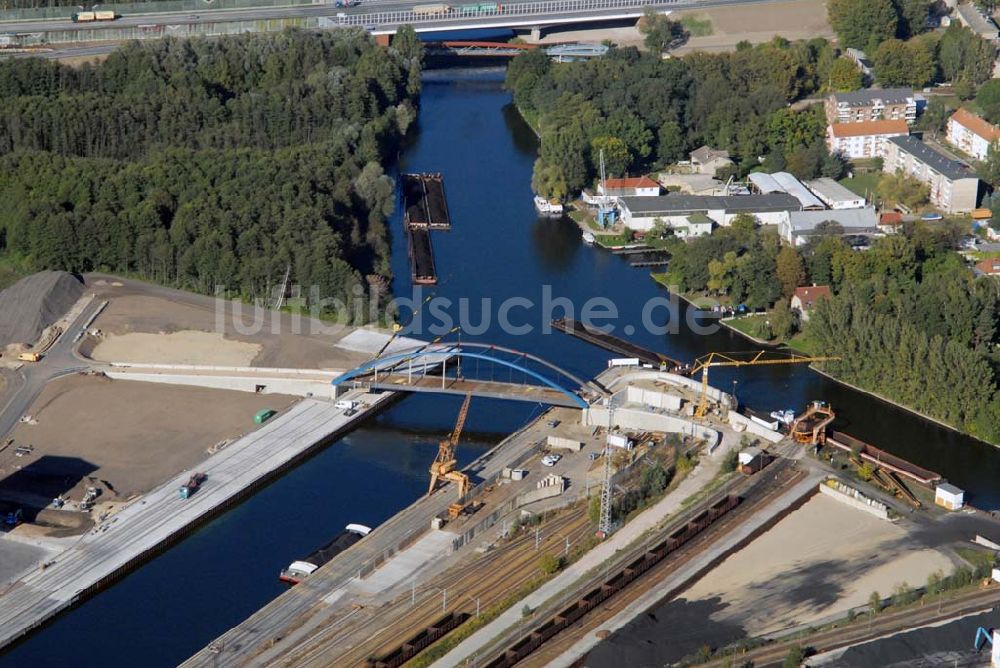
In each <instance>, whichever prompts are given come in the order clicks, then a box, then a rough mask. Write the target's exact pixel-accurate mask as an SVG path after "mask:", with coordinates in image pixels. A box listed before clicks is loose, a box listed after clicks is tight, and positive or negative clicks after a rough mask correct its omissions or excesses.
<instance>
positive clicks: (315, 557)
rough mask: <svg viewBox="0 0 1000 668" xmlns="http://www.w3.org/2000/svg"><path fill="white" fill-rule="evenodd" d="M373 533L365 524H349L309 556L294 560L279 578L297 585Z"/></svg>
mask: <svg viewBox="0 0 1000 668" xmlns="http://www.w3.org/2000/svg"><path fill="white" fill-rule="evenodd" d="M369 533H371V529H370V528H368V527H366V526H365V525H363V524H348V525H347V527H345V528H344V530H343V531H341V532H340V533H339V534H337V535H336V536H335V537H334V539H333V540H331V541H330V542H329V543H327V544H326V545H324V546H323V547H321V548H319V549H318V550H316V551H315V552H313V553H312V554H310V555H309V556H308V557H306V558H304V559H300V560H298V561H293V562H292V563H291V564H289V565H288V567H287V568H285V569H284V570H282V571H281V573H280V574H278V579H279V580H281V581H282V582H287V583H288V584H292V585H296V584H298V583H300V582H302V580H304V579H305V578H307V577H309V576H310V575H312V574H313V572H314V571H316V569H318V568H319V567H320V566H322V565H323V564H325V563H327V562H328V561H330V560H331V559H333V558H334V557H336V556H337V555H338V554H340V553H341V552H343V551H344V550H346V549H347V548H349V547H351V546H352V545H354V544H355V543H357V542H358V541H359V540H361V539H362V538H364V537H365V536H367V535H368V534H369Z"/></svg>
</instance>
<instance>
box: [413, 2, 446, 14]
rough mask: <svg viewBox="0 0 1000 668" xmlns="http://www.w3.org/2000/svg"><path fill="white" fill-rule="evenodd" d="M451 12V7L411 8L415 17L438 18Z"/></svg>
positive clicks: (439, 5) (428, 6)
mask: <svg viewBox="0 0 1000 668" xmlns="http://www.w3.org/2000/svg"><path fill="white" fill-rule="evenodd" d="M450 11H451V5H445V4H436V5H417V6H416V7H414V8H413V13H414V14H416V15H417V16H438V15H441V14H447V13H448V12H450Z"/></svg>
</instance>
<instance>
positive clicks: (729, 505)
mask: <svg viewBox="0 0 1000 668" xmlns="http://www.w3.org/2000/svg"><path fill="white" fill-rule="evenodd" d="M72 281H78V279H75V278H73V279H71V280H70V279H67V278H65V277H62V276H57V277H51V278H49V279H48V281H46V282H44V283H43V284H40V285H43V287H42V288H41V290H40V292H39V294H41V295H42V298H41V301H42V302H44V303H46V304H53V305H54V306H52V307H51V308H50V309H49V311H48V312H46V315H45V317H43V318H41V319H39V320H38V321H37V323H36V324H34V325H33V326H32V327H31V328H29V330H25V331H24V332H5V333H4V334H5V337H6V339H5V341H4V344H5V345H6V346H7V348H6V350H5V352H4V355H3V357H2V358H0V361H2V362H3V363H4V364H5V366H6V368H7V369H8V373H13V374H14V375H13V376H11V375H5V378H8V379H10V378H14V381H15V382H9V381H8V383H7V384H5V386H4V392H5V395H6V396H5V397H4V402H5V405H6V406H7V409H6V410H5V411H4V413H3V416H2V417H3V420H4V423H3V424H2V425H0V426H3V427H6V431H5V433H7V436H5V437H4V443H5V444H6V445H3V446H2V448H0V467H2V469H3V477H2V478H0V503H2V504H3V508H4V518H5V532H4V533H3V534H2V535H0V554H2V557H3V559H2V563H3V570H2V572H0V576H2V577H3V581H4V588H3V590H2V593H0V602H2V605H0V611H2V614H0V619H2V621H3V627H2V628H3V629H4V635H3V637H2V638H0V640H2V641H3V642H4V643H5V644H6V643H9V642H11V641H14V640H16V639H18V638H19V637H23V636H24V635H25V634H27V633H29V632H30V631H31V630H32V629H33V628H36V627H38V626H39V625H40V624H42V623H44V622H45V620H46V619H48V618H50V617H51V616H53V615H55V614H57V613H59V612H60V611H62V610H65V609H66V608H67V607H69V606H72V605H74V604H75V603H78V602H79V601H81V600H83V599H85V598H86V597H87V596H89V595H91V594H93V593H95V592H96V591H99V590H100V589H101V588H103V587H106V586H107V585H109V584H111V583H112V582H114V581H115V580H116V579H118V578H120V577H121V576H122V575H123V574H125V573H127V572H128V571H129V570H131V569H133V568H135V567H137V566H138V565H139V564H141V563H142V562H143V561H145V560H147V559H149V558H150V557H151V556H152V555H155V554H156V553H158V551H160V550H162V549H164V547H165V546H167V545H169V544H170V543H172V542H174V541H176V540H178V539H179V538H180V537H181V536H183V535H184V534H185V533H186V532H189V531H190V530H191V529H192V528H193V527H196V526H198V525H200V524H202V523H204V522H206V521H207V520H208V519H210V518H212V517H214V516H215V515H217V514H218V513H220V512H222V511H224V510H225V509H227V508H230V507H232V506H233V505H234V504H236V503H239V502H240V501H241V500H242V499H245V498H246V497H247V496H248V495H250V494H252V493H254V491H255V490H257V489H259V488H260V487H261V486H262V485H264V484H266V483H267V481H268V480H270V479H272V478H273V477H274V476H276V475H279V474H281V473H282V472H284V471H286V470H288V469H289V468H290V467H293V466H295V465H296V464H297V463H299V462H300V461H302V460H303V459H304V458H305V457H307V456H309V454H310V453H311V452H313V451H314V450H315V449H317V448H321V447H323V446H325V445H326V444H329V443H330V442H332V441H335V440H336V439H338V438H339V437H340V436H342V435H343V434H345V433H347V432H348V431H349V430H351V429H353V428H354V427H355V426H356V425H358V424H359V423H360V422H361V421H363V420H366V419H368V418H370V416H372V415H374V414H376V413H378V412H379V411H381V410H383V409H384V407H386V406H388V405H390V404H391V403H392V402H393V401H395V400H396V399H398V398H399V397H401V396H403V395H404V394H405V393H408V392H424V393H426V392H437V393H443V394H456V395H460V396H462V401H461V404H460V406H459V408H458V411H457V413H456V415H455V420H454V424H453V426H452V428H451V430H450V431H449V432H448V433H447V434H446V435H444V436H443V437H442V438H441V439H440V442H439V444H438V448H437V453H436V456H435V457H434V458H433V459H430V460H428V461H427V462H426V467H427V468H426V471H427V486H426V494H425V495H423V496H422V497H421V498H419V499H417V500H416V501H415V502H414V503H412V504H411V505H409V506H407V507H405V508H403V509H402V510H400V511H399V512H398V513H396V514H395V515H394V516H392V517H390V518H389V519H387V520H386V521H385V522H382V523H381V524H379V525H378V526H375V527H360V528H359V529H354V530H353V531H354V534H352V535H353V537H351V538H350V539H349V540H348V539H341V538H338V539H336V540H335V541H334V542H331V543H330V545H328V546H326V547H324V548H321V549H320V550H319V551H318V552H319V553H321V555H322V558H321V559H320V560H319V561H318V562H315V563H314V564H309V563H308V562H302V561H298V562H294V563H298V564H302V563H306V566H305V570H304V571H295V573H296V575H295V577H294V578H291V579H289V580H288V581H289V582H293V583H296V584H294V586H293V587H292V589H291V590H290V591H287V592H286V593H284V594H281V595H279V596H277V598H275V599H274V600H273V601H271V602H270V603H268V604H266V605H265V606H264V607H263V608H261V609H260V611H258V612H257V613H256V614H254V615H252V616H251V617H250V618H249V619H247V620H246V621H245V622H244V623H242V624H239V625H237V626H235V627H234V628H232V629H231V630H230V631H228V632H226V633H224V634H223V635H221V636H220V637H219V638H217V639H216V640H215V641H214V642H212V643H211V644H209V645H208V646H206V647H205V648H204V649H203V650H202V651H201V652H199V653H197V654H195V655H194V656H192V657H191V658H190V659H189V661H188V662H187V663H186V664H185V665H191V666H199V665H213V666H214V665H244V664H246V663H248V662H252V663H263V664H275V663H283V664H287V665H315V666H327V665H345V666H346V665H368V666H372V667H373V668H374V667H379V668H382V667H387V666H401V665H404V664H406V665H429V663H431V662H435V665H442V666H458V665H465V664H466V662H468V661H474V662H475V663H476V665H485V666H498V667H499V666H514V665H525V666H558V665H564V666H570V665H575V664H577V662H579V661H581V660H585V661H586V665H594V666H600V665H611V664H612V663H616V664H621V662H622V661H623V660H625V661H626V663H627V664H628V665H636V666H641V665H654V664H658V663H662V662H664V661H668V662H678V661H691V660H692V657H695V656H701V657H702V659H703V660H713V659H714V657H715V654H714V652H716V651H719V652H726V651H730V649H731V648H733V647H740V646H742V645H740V643H746V642H747V640H748V639H759V638H766V639H767V640H766V641H764V642H762V644H761V645H760V646H761V647H762V648H764V649H760V650H759V651H761V652H766V651H775V650H774V649H773V648H771V647H772V646H774V647H780V646H781V645H780V643H781V642H782V639H783V638H784V637H786V636H787V635H788V634H790V633H795V632H797V630H800V629H804V628H806V627H809V628H812V627H813V626H816V627H822V626H823V625H825V624H829V623H831V621H832V620H838V619H842V618H843V617H844V615H846V614H848V613H849V612H850V611H852V610H857V609H858V608H860V607H863V606H864V605H865V602H866V601H867V600H868V598H869V594H870V592H872V591H880V592H883V593H890V592H893V591H894V590H896V589H899V588H900V587H903V586H904V585H906V586H910V587H913V586H919V585H920V584H921V583H923V582H924V581H926V580H927V579H928V577H930V576H931V575H932V574H935V573H950V572H952V571H953V570H955V569H956V568H960V567H962V565H963V564H966V563H967V562H968V560H969V555H968V554H967V553H965V552H963V551H962V550H961V549H959V548H957V547H956V546H957V545H960V544H961V543H963V542H968V541H971V540H978V541H979V545H980V546H985V547H983V548H982V549H984V550H987V551H988V550H989V549H990V548H989V546H991V545H994V546H995V545H997V542H995V541H1000V522H998V521H997V520H996V519H995V518H993V517H992V516H991V515H989V514H988V513H983V512H981V511H977V510H975V509H972V508H971V507H969V506H968V505H967V504H965V503H964V500H963V496H962V490H959V489H958V488H956V487H955V486H953V485H950V484H948V483H947V482H946V481H944V480H943V479H942V477H941V476H940V475H939V474H937V473H935V472H933V471H929V470H926V469H923V468H921V467H918V466H915V465H913V464H911V463H909V462H907V461H905V460H903V459H901V458H899V457H895V456H893V455H891V454H890V453H887V452H885V451H883V450H880V449H878V448H875V447H874V446H871V445H870V444H867V443H864V442H863V441H860V440H859V439H857V438H855V437H852V436H850V435H849V434H845V433H842V432H839V431H835V430H834V429H833V424H834V421H835V419H836V408H835V407H833V406H830V405H828V404H826V403H824V402H822V401H814V402H811V403H807V404H805V405H804V406H803V407H802V409H801V410H800V411H797V412H796V413H797V414H791V415H789V414H787V413H788V412H787V411H784V412H776V413H773V414H771V415H762V414H759V413H755V412H753V411H748V410H744V409H742V408H741V407H740V406H739V405H738V403H737V401H736V399H735V397H734V396H732V395H731V394H728V393H726V392H723V391H721V390H719V389H717V388H716V387H714V386H713V385H712V383H711V379H710V377H709V374H710V373H711V372H712V370H713V369H723V368H730V369H734V368H735V369H738V368H744V367H751V366H760V365H788V364H810V363H821V362H822V361H824V360H825V359H826V358H820V357H806V356H801V355H792V354H788V353H784V352H774V351H765V352H752V353H710V354H707V355H704V356H702V357H700V358H698V359H695V360H692V361H690V362H682V361H678V360H673V359H671V358H668V357H666V356H664V355H662V354H658V353H655V352H652V351H649V350H645V349H643V348H641V347H639V346H636V345H635V344H631V343H629V342H628V341H625V340H623V339H620V338H617V337H613V336H610V335H604V334H601V333H600V332H598V331H596V330H589V329H587V328H585V327H583V326H579V325H576V324H574V323H571V322H570V323H560V327H559V328H560V329H562V330H563V331H565V332H566V333H568V334H571V335H573V336H574V337H577V338H580V339H582V340H584V341H586V342H587V343H588V344H592V345H596V346H598V347H600V348H603V349H605V350H607V351H609V352H610V353H613V354H623V353H624V354H629V355H632V356H630V357H628V358H614V359H611V360H609V362H608V365H607V366H608V368H607V369H606V370H605V371H603V372H601V373H600V374H598V375H597V376H596V377H595V378H593V379H582V378H578V377H576V376H573V375H572V374H571V373H569V372H566V371H564V370H561V369H559V368H558V367H556V366H555V365H553V364H551V363H547V362H545V361H544V360H541V359H538V358H535V357H534V356H532V355H528V354H526V353H522V352H519V351H512V350H508V349H505V348H502V347H499V346H492V345H484V344H473V343H466V344H462V343H458V342H447V341H441V340H438V341H435V342H431V343H422V342H419V341H415V340H407V339H406V338H405V337H402V336H399V335H398V334H392V333H384V332H377V331H371V330H358V329H353V328H343V329H342V330H340V331H337V332H329V331H326V330H322V331H321V332H319V333H317V331H313V330H308V329H307V328H306V329H302V328H301V323H299V325H298V326H299V327H300V329H298V330H296V329H293V323H292V322H291V316H290V315H289V314H287V313H277V312H267V315H266V317H269V318H277V319H278V320H279V321H280V320H282V319H288V322H287V323H286V324H287V325H288V327H287V328H285V329H283V328H281V327H273V328H271V327H264V328H261V329H260V331H259V333H254V334H245V333H240V331H238V330H239V329H240V328H238V327H235V326H231V325H232V323H233V322H235V321H234V320H233V319H232V316H233V315H234V313H233V312H234V310H235V308H236V305H234V304H229V305H228V306H226V308H224V309H223V316H222V318H221V320H222V325H221V327H218V326H219V324H220V322H219V321H220V316H219V309H218V306H217V305H215V304H213V303H212V302H211V300H208V299H207V298H201V297H197V296H194V295H187V294H185V293H179V292H177V291H172V290H167V289H165V288H155V287H152V286H147V285H144V284H139V283H135V282H130V281H120V280H117V279H112V278H110V277H98V276H95V277H87V281H86V283H85V284H83V283H79V284H78V283H74V282H72ZM15 287H17V286H15ZM29 287H30V286H29ZM18 289H19V290H22V291H23V290H25V288H24V286H21V287H20V288H18ZM21 295H22V296H21V297H19V299H21V300H22V301H21V302H20V303H31V299H30V298H27V299H26V298H25V297H24V292H22V293H21ZM2 298H3V295H0V300H2ZM40 311H42V312H45V309H40ZM243 331H244V332H245V331H246V330H245V329H244V330H243ZM15 336H16V337H19V338H22V339H30V338H31V337H32V336H34V337H35V339H33V342H32V341H27V342H25V341H20V342H16V341H13V337H15ZM491 365H492V366H497V365H499V367H500V368H505V369H507V370H508V371H509V372H510V373H509V374H508V376H507V378H506V379H504V378H503V376H498V374H497V373H496V371H495V370H489V371H483V370H482V367H489V366H491ZM514 369H516V370H517V372H518V374H520V376H521V379H520V380H517V379H516V378H515V374H514V373H513V371H514ZM497 399H505V400H512V401H522V402H539V401H544V402H546V403H548V404H549V406H550V407H549V408H548V409H547V410H545V411H544V412H542V413H541V414H540V415H538V416H537V417H536V418H535V419H533V420H531V421H529V423H528V424H526V425H525V426H524V427H522V428H521V429H519V430H518V431H516V432H515V433H513V434H511V435H509V436H507V437H506V438H504V439H503V440H502V441H500V442H499V443H498V444H496V445H495V446H493V447H491V448H489V449H488V450H487V451H486V452H484V453H483V454H481V455H480V456H478V457H476V458H475V459H474V460H473V461H472V462H471V464H468V465H465V466H463V465H461V464H460V462H461V461H468V460H469V459H468V457H465V458H464V459H463V458H462V457H461V452H462V448H463V433H464V431H465V425H466V422H467V419H468V417H469V415H470V413H474V412H475V410H476V406H477V404H478V402H479V401H485V400H489V401H495V400H497ZM804 403H805V402H804ZM163 406H170V410H169V411H164V410H162V407H163ZM178 416H183V417H182V419H178ZM349 529H350V527H349ZM331 536H333V533H332V532H331ZM790 544H794V545H795V546H796V547H795V549H794V550H789V549H788V546H789V545H790ZM296 556H297V555H290V558H295V557H296ZM294 563H293V566H294ZM860 563H863V566H858V564H860ZM285 572H286V571H283V573H285ZM775 573H781V574H782V576H781V577H775ZM283 579H285V578H283ZM984 597H985V598H988V599H989V600H994V598H996V599H1000V589H996V585H989V586H987V587H986V588H985V589H982V590H980V591H978V593H977V598H975V599H972V600H973V601H974V602H975V603H976V604H981V600H983V598H984ZM989 597H993V598H989ZM970 605H971V604H970ZM963 609H964V608H963ZM665 629H669V630H670V632H669V633H665ZM845 633H847V631H842V632H841V633H840V634H839V635H836V634H835V635H832V636H830V638H831V639H830V640H829V641H828V644H829V645H830V647H831V648H833V647H836V646H838V645H837V642H838V641H839V640H841V639H843V638H846V637H848V636H846V635H844V634H845ZM705 647H708V648H710V650H711V651H709V653H708V654H705V650H704V648H705ZM767 648H771V649H767ZM760 665H767V664H766V663H762V664H760Z"/></svg>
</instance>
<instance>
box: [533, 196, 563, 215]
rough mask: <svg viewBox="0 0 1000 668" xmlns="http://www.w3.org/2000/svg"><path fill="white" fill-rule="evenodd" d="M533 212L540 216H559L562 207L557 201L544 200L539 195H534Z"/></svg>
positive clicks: (561, 212)
mask: <svg viewBox="0 0 1000 668" xmlns="http://www.w3.org/2000/svg"><path fill="white" fill-rule="evenodd" d="M535 211H537V212H538V213H539V214H540V215H542V216H561V215H562V214H563V205H562V202H560V201H559V200H557V199H551V200H549V199H545V198H544V197H542V196H541V195H535Z"/></svg>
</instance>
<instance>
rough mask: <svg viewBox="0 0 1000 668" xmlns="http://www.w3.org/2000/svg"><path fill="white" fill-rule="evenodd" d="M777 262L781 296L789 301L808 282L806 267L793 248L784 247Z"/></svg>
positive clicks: (776, 269)
mask: <svg viewBox="0 0 1000 668" xmlns="http://www.w3.org/2000/svg"><path fill="white" fill-rule="evenodd" d="M776 262H777V266H776V268H775V271H776V273H777V277H778V282H779V283H780V284H781V296H783V297H785V298H786V299H787V298H789V297H791V296H792V293H793V292H795V288H797V287H799V286H800V285H802V283H803V282H804V281H805V280H806V269H805V265H804V264H803V262H802V256H801V255H799V252H798V251H797V250H795V249H794V248H792V247H791V246H784V247H782V249H781V250H780V251H778V257H777V261H776Z"/></svg>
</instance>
